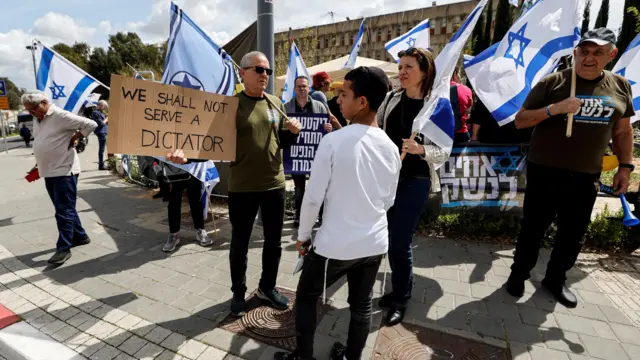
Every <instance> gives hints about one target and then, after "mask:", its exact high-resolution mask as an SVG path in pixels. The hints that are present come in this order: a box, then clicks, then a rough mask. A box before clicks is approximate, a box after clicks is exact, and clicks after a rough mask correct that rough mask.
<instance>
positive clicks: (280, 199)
mask: <svg viewBox="0 0 640 360" xmlns="http://www.w3.org/2000/svg"><path fill="white" fill-rule="evenodd" d="M284 198H285V189H275V190H268V191H260V192H231V191H229V220H230V221H231V249H230V251H229V266H230V267H231V291H232V292H233V293H234V294H244V293H245V292H246V291H247V286H246V273H247V253H248V252H249V240H250V238H251V231H252V230H253V223H254V221H255V219H256V215H258V208H260V211H261V214H262V224H263V225H262V227H263V230H264V245H263V249H262V277H261V278H260V284H259V286H260V289H263V290H271V289H273V288H275V287H276V278H277V277H278V267H279V266H280V256H281V255H282V246H281V244H280V241H281V238H282V225H283V223H284Z"/></svg>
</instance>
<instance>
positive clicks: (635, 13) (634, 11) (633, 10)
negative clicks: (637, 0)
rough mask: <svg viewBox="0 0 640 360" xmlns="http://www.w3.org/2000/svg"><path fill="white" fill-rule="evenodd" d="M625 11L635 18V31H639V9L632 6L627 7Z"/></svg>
mask: <svg viewBox="0 0 640 360" xmlns="http://www.w3.org/2000/svg"><path fill="white" fill-rule="evenodd" d="M627 12H628V13H629V14H631V15H633V16H634V17H635V18H636V33H640V11H638V8H635V7H633V6H632V7H630V8H628V9H627Z"/></svg>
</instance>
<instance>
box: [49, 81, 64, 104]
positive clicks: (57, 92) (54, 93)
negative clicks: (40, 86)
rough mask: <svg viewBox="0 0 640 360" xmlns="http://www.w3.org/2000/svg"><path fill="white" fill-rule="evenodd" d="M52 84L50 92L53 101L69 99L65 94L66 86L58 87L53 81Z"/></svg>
mask: <svg viewBox="0 0 640 360" xmlns="http://www.w3.org/2000/svg"><path fill="white" fill-rule="evenodd" d="M51 83H52V84H53V86H50V87H49V90H51V98H52V99H53V100H58V99H60V98H63V97H67V95H65V94H64V85H58V84H56V82H55V81H52V82H51Z"/></svg>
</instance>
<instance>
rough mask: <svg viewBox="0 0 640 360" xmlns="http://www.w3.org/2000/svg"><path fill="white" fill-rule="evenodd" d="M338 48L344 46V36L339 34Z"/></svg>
mask: <svg viewBox="0 0 640 360" xmlns="http://www.w3.org/2000/svg"><path fill="white" fill-rule="evenodd" d="M340 46H344V34H340Z"/></svg>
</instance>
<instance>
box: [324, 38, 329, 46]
mask: <svg viewBox="0 0 640 360" xmlns="http://www.w3.org/2000/svg"><path fill="white" fill-rule="evenodd" d="M328 47H329V38H328V37H325V38H324V48H325V49H326V48H328Z"/></svg>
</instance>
